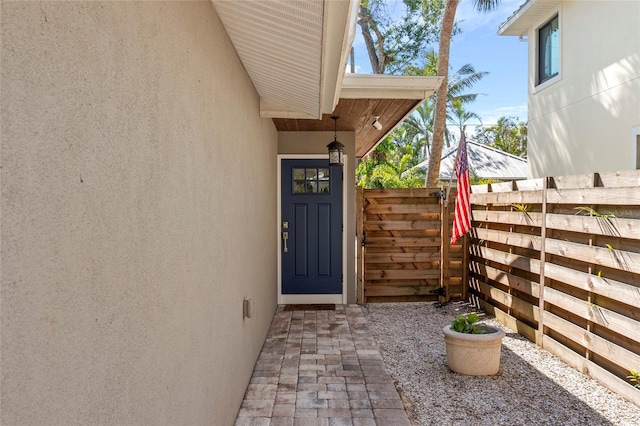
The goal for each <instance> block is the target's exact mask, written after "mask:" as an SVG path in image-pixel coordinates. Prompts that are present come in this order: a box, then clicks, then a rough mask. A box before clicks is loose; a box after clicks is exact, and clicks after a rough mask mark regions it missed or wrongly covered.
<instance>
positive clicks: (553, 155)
mask: <svg viewBox="0 0 640 426" xmlns="http://www.w3.org/2000/svg"><path fill="white" fill-rule="evenodd" d="M558 11H559V16H560V34H561V35H560V37H561V59H560V61H561V68H560V79H559V80H558V81H557V82H555V83H553V84H551V85H549V86H548V87H545V88H543V89H540V90H539V89H536V88H535V66H536V63H537V60H536V49H537V47H536V44H537V43H536V29H537V28H538V27H539V26H540V25H542V24H544V23H545V22H546V21H548V19H550V18H551V17H552V16H553V14H550V15H549V16H547V17H545V18H544V19H541V20H540V22H539V23H538V24H537V25H536V26H535V27H533V28H531V29H530V31H529V154H528V157H529V167H530V174H531V177H542V176H550V175H569V174H576V173H590V172H603V171H615V170H626V169H630V168H632V167H635V166H634V162H633V161H632V160H633V159H632V153H633V151H632V143H631V141H632V136H631V131H632V128H633V127H634V126H638V125H640V98H639V96H638V94H639V93H640V37H638V22H639V19H640V2H637V1H613V0H602V1H588V2H584V1H563V2H561V4H560V5H559V8H558Z"/></svg>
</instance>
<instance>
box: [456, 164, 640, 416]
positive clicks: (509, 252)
mask: <svg viewBox="0 0 640 426" xmlns="http://www.w3.org/2000/svg"><path fill="white" fill-rule="evenodd" d="M471 203H472V214H473V230H472V233H471V234H472V237H471V242H470V244H469V256H470V258H469V262H468V268H469V280H468V283H469V286H470V289H469V292H470V299H471V300H472V302H474V303H475V304H476V305H478V306H479V307H482V308H483V309H485V310H486V311H488V312H490V313H492V314H494V315H495V316H496V317H497V318H498V319H500V320H501V321H502V322H503V323H505V324H506V325H508V326H509V327H510V328H512V329H514V330H516V331H518V332H519V333H520V334H522V335H524V336H526V337H528V338H529V339H531V340H532V341H535V342H536V343H537V344H539V345H541V346H542V347H544V348H545V349H547V350H549V351H550V352H552V353H554V354H555V355H557V356H559V357H560V358H562V359H563V360H564V361H566V362H567V363H569V364H570V365H573V366H574V367H576V368H577V369H579V370H581V371H583V372H585V373H587V374H589V375H590V376H591V377H593V378H595V379H596V380H599V381H600V382H602V383H603V384H605V385H606V386H608V387H609V388H610V389H612V390H614V391H616V392H617V393H619V394H621V395H623V396H624V397H626V398H627V399H629V400H631V401H633V402H634V403H636V404H638V405H640V390H638V389H636V388H634V387H633V386H631V384H630V383H629V381H628V379H627V378H626V376H627V375H629V370H631V369H635V370H640V170H638V171H628V172H617V173H606V174H604V173H603V174H597V173H596V174H590V175H580V176H568V177H550V178H546V179H536V180H528V181H519V182H513V183H500V184H491V185H479V186H472V194H471Z"/></svg>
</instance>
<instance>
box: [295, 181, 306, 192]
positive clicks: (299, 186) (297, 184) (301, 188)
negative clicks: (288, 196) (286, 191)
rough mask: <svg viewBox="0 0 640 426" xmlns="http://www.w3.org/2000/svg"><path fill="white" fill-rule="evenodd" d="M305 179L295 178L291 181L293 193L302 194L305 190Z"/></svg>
mask: <svg viewBox="0 0 640 426" xmlns="http://www.w3.org/2000/svg"><path fill="white" fill-rule="evenodd" d="M304 184H305V181H303V180H297V181H295V182H293V192H294V193H295V194H304V193H305V192H306V188H305V186H304Z"/></svg>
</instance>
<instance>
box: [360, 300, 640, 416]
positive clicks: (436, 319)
mask: <svg viewBox="0 0 640 426" xmlns="http://www.w3.org/2000/svg"><path fill="white" fill-rule="evenodd" d="M471 311H472V309H471V308H470V306H469V304H467V303H465V302H453V303H450V304H448V305H446V306H444V307H437V306H436V304H435V303H424V302H421V303H380V304H368V305H366V307H365V309H364V312H365V314H366V315H367V320H368V324H369V329H370V331H371V334H372V335H373V336H374V338H375V339H376V341H377V343H378V345H379V347H380V352H381V354H382V357H383V359H384V362H385V365H386V367H387V369H388V370H389V372H390V373H391V374H392V375H393V378H394V380H395V382H396V387H397V388H398V390H399V391H400V393H401V395H403V397H404V398H405V399H406V402H407V403H408V405H409V406H410V409H409V411H410V416H411V417H412V421H413V422H414V424H416V425H474V424H484V425H611V424H613V425H625V426H626V425H639V424H640V407H638V406H636V405H635V404H633V403H631V402H629V401H627V400H625V399H624V398H622V397H620V396H619V395H617V394H616V393H613V392H611V391H610V390H608V389H607V388H605V387H604V386H602V385H600V384H599V383H598V382H596V381H595V380H593V379H591V378H589V377H588V376H587V375H585V374H583V373H581V372H579V371H577V370H575V369H574V368H572V367H570V366H568V365H567V364H565V363H564V362H562V361H560V360H559V359H558V358H556V357H555V356H553V355H551V354H550V353H549V352H547V351H545V350H543V349H542V348H540V347H539V346H537V345H536V344H534V343H532V342H530V341H529V340H527V339H525V338H524V337H522V336H520V335H519V334H517V333H515V332H513V331H512V330H510V329H508V328H506V327H505V326H503V325H502V324H500V323H499V322H498V321H497V320H495V318H493V317H488V316H483V317H482V321H483V322H485V323H487V324H490V325H494V326H497V327H500V328H502V329H503V330H504V331H505V332H506V333H507V336H506V337H505V339H504V340H503V345H502V352H501V362H500V373H498V374H497V375H496V376H487V377H481V376H477V377H473V376H465V375H461V374H457V373H453V372H451V371H450V370H449V369H448V368H447V366H446V363H447V362H446V353H445V347H444V337H443V334H442V328H443V327H444V326H445V325H446V324H449V323H450V322H451V321H452V320H453V319H454V318H455V316H456V315H457V314H459V313H466V312H471Z"/></svg>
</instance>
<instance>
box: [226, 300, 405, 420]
mask: <svg viewBox="0 0 640 426" xmlns="http://www.w3.org/2000/svg"><path fill="white" fill-rule="evenodd" d="M282 309H283V307H282V306H279V307H278V310H277V311H276V314H275V316H274V318H273V322H272V324H271V329H270V330H269V334H268V336H267V340H266V342H265V344H264V347H263V348H262V352H261V353H260V357H259V358H258V361H257V362H256V365H255V369H254V370H253V376H252V378H251V382H250V384H249V387H248V388H247V392H246V394H245V397H244V401H243V402H242V407H241V408H240V411H239V412H238V417H237V419H236V423H235V424H236V426H244V425H252V426H253V425H296V426H297V425H305V426H306V425H321V426H330V425H354V426H360V425H362V426H364V425H389V426H391V425H393V426H410V425H411V423H410V422H409V419H408V417H407V413H406V411H405V410H404V407H403V404H402V401H401V400H400V397H399V396H398V392H397V391H396V389H395V386H394V385H393V379H392V378H391V375H390V374H389V373H388V372H387V370H386V368H385V366H384V363H383V361H382V357H381V356H380V352H379V350H378V347H377V345H376V343H375V341H374V339H373V337H372V336H371V335H370V334H369V329H368V327H367V320H366V318H365V317H364V315H363V312H362V308H361V307H360V306H358V305H337V306H336V310H335V311H293V312H284V311H283V310H282Z"/></svg>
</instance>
